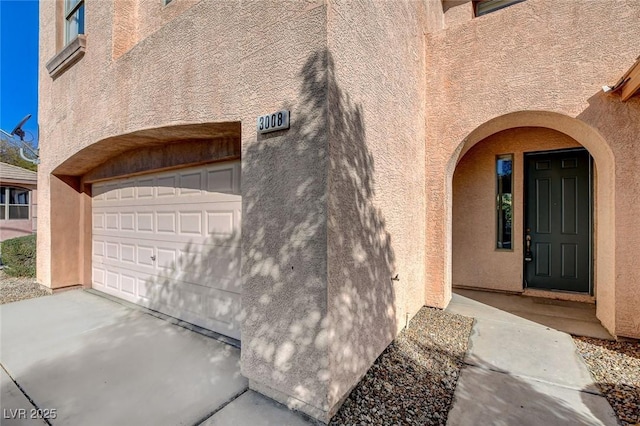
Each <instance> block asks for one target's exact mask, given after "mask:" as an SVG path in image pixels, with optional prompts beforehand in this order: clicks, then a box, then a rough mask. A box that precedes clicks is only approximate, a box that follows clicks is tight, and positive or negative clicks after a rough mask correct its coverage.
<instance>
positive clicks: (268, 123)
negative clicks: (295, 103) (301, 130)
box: [257, 110, 289, 133]
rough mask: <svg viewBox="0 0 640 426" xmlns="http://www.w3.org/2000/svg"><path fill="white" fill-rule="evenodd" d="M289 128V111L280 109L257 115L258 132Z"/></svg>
mask: <svg viewBox="0 0 640 426" xmlns="http://www.w3.org/2000/svg"><path fill="white" fill-rule="evenodd" d="M288 128H289V111H287V110H282V111H278V112H274V113H272V114H265V115H261V116H260V117H258V124H257V129H258V133H269V132H275V131H276V130H282V129H288Z"/></svg>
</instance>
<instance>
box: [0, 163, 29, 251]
mask: <svg viewBox="0 0 640 426" xmlns="http://www.w3.org/2000/svg"><path fill="white" fill-rule="evenodd" d="M37 183H38V174H37V173H36V172H32V171H31V170H27V169H23V168H22V167H18V166H14V165H11V164H7V163H1V162H0V241H4V240H8V239H10V238H16V237H22V236H25V235H31V234H34V233H35V232H36V217H37V212H36V211H37V209H36V206H37V195H36V194H37V191H36V188H37Z"/></svg>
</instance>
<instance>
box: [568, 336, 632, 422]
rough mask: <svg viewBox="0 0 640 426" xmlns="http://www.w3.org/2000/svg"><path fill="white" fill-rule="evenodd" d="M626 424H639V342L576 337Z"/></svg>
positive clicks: (592, 369) (612, 403) (598, 381)
mask: <svg viewBox="0 0 640 426" xmlns="http://www.w3.org/2000/svg"><path fill="white" fill-rule="evenodd" d="M573 340H574V342H575V343H576V346H577V347H578V351H579V352H580V354H581V355H582V358H583V359H584V361H585V362H586V363H587V366H588V367H589V370H591V374H592V375H593V378H594V379H595V380H596V382H597V383H598V386H599V387H600V390H601V391H602V393H603V394H604V396H605V397H606V398H607V400H608V401H609V404H611V406H612V407H613V410H614V411H615V412H616V415H617V416H618V418H619V419H620V422H621V423H622V424H623V425H625V426H626V425H638V424H640V342H638V341H620V342H614V341H610V340H600V339H593V338H590V337H575V336H574V337H573Z"/></svg>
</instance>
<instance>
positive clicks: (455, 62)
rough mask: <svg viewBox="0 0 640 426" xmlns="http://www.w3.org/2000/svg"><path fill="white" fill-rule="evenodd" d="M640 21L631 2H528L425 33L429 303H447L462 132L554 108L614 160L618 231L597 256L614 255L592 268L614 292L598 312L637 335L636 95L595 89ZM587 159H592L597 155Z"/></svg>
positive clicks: (632, 43) (632, 46)
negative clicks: (583, 127)
mask: <svg viewBox="0 0 640 426" xmlns="http://www.w3.org/2000/svg"><path fill="white" fill-rule="evenodd" d="M639 19H640V8H639V7H637V4H636V3H634V2H633V1H630V2H615V1H607V2H597V3H590V5H589V7H588V8H585V7H583V5H582V4H581V3H580V2H550V1H546V0H528V1H526V2H523V3H519V4H517V5H514V6H511V7H508V8H505V9H502V10H500V11H498V12H495V13H491V14H489V15H486V16H482V17H480V18H476V19H473V20H471V21H469V22H467V23H465V24H460V25H457V26H455V27H451V28H449V29H446V30H444V31H441V32H438V33H435V34H430V35H428V46H429V48H428V50H427V63H428V64H429V65H428V66H427V68H426V70H427V76H428V77H427V78H428V84H427V93H429V95H430V96H429V101H428V102H427V193H428V194H432V195H431V196H430V197H431V199H432V201H433V203H428V204H427V223H429V224H433V225H432V226H431V225H430V228H429V229H431V230H432V231H433V232H428V236H427V240H428V242H427V255H426V259H427V261H426V262H427V271H428V279H429V283H428V285H427V301H428V303H429V304H432V305H435V306H442V305H444V304H446V301H447V300H448V295H447V290H446V289H447V288H448V286H449V283H450V282H451V277H450V275H449V274H450V272H449V271H450V270H451V260H450V257H449V256H450V253H451V251H450V250H449V246H448V244H449V243H448V241H449V238H450V237H449V235H450V229H451V210H450V207H449V206H451V205H452V204H451V203H452V200H451V198H450V194H451V188H450V185H451V184H450V182H451V180H450V179H451V178H452V176H453V171H454V169H455V164H456V162H457V159H458V154H457V153H458V152H459V150H460V149H462V148H463V147H464V146H465V138H466V137H467V136H468V135H469V134H471V133H472V131H473V130H474V129H476V128H478V127H479V126H481V125H482V124H483V123H486V122H489V121H490V120H491V119H493V118H495V117H500V116H503V115H505V114H509V113H512V112H516V111H537V110H541V111H552V112H557V113H560V114H563V115H565V116H569V117H575V118H577V119H578V120H580V121H582V122H584V123H586V124H587V125H588V126H590V127H591V128H593V129H594V130H595V132H597V133H598V134H599V135H601V136H602V137H603V139H604V140H605V141H606V145H607V146H604V147H602V148H603V149H604V150H610V152H611V153H612V155H613V156H615V188H614V189H611V188H609V191H608V194H604V195H605V196H606V197H611V200H615V211H616V213H615V219H611V220H610V223H609V224H610V225H611V226H615V231H613V229H610V230H609V234H610V233H611V232H615V235H616V242H615V245H616V248H615V254H607V253H603V255H604V256H610V258H609V260H610V261H609V262H608V263H607V262H604V263H602V264H600V265H599V266H598V268H597V269H598V270H599V271H600V273H604V274H605V275H607V276H608V277H609V278H608V279H607V281H609V282H613V281H615V289H616V290H615V292H616V296H613V294H612V289H613V285H612V286H611V287H610V288H609V289H602V291H603V293H602V294H601V295H598V299H599V305H598V310H599V314H598V315H599V317H600V318H601V320H602V321H603V322H604V323H605V325H607V326H608V328H609V329H610V330H611V329H615V330H616V333H619V334H621V335H628V336H640V323H639V322H638V320H637V319H633V318H634V315H633V314H632V313H631V312H632V310H633V308H632V307H633V306H634V305H637V304H638V303H640V291H639V290H638V288H637V286H635V287H634V284H633V283H634V282H637V281H638V277H637V274H639V273H640V272H639V271H638V269H637V268H633V267H631V264H632V262H633V260H632V258H633V257H634V256H633V255H631V253H632V251H630V248H631V247H630V244H632V242H633V243H635V242H637V239H638V236H637V235H636V234H637V233H638V232H639V231H637V230H638V229H640V228H639V227H638V226H637V225H636V221H637V217H635V215H633V214H632V213H630V212H632V211H637V208H638V206H637V205H636V204H635V203H637V202H638V197H637V195H636V194H637V193H638V189H640V188H639V187H638V186H639V185H640V182H639V180H638V179H637V177H636V173H635V172H633V171H632V169H633V168H634V167H637V163H636V160H637V156H636V155H635V154H634V153H633V151H632V149H630V141H632V140H634V138H635V136H633V135H634V133H635V135H637V134H638V133H639V132H640V104H639V101H638V100H637V98H636V99H632V100H630V101H629V102H626V103H621V102H620V101H619V99H618V98H616V95H606V94H604V93H602V90H601V87H602V86H603V85H605V84H613V83H614V82H615V81H616V80H617V79H618V78H619V77H620V76H621V75H622V74H623V73H624V71H625V70H626V69H628V67H629V66H631V65H632V64H633V62H634V60H635V58H636V57H637V55H638V50H637V46H638V45H639V43H640V29H639V28H638V26H637V22H638V20H639ZM604 23H607V24H606V25H605V24H604ZM505 28H509V31H505V30H504V29H505ZM533 35H535V39H534V40H531V37H532V36H533ZM432 87H437V88H438V89H437V90H434V89H431V88H432ZM443 117H449V118H450V119H442V118H443ZM577 140H578V142H581V143H582V141H580V140H579V139H577ZM592 155H594V157H596V165H597V162H598V160H597V155H596V153H594V152H592ZM612 178H613V175H612ZM614 190H615V192H613V191H614ZM614 194H615V196H614ZM614 223H615V225H614ZM618 237H620V238H622V239H623V240H624V241H620V242H619V241H618ZM600 242H601V243H602V242H603V239H600ZM604 243H605V244H606V241H604ZM606 251H607V252H610V251H611V250H606ZM614 258H615V259H614ZM605 269H608V271H605ZM614 270H615V271H614ZM614 277H615V278H614ZM429 288H434V289H436V290H435V291H434V292H431V294H438V291H439V290H438V289H442V290H441V291H442V296H440V297H436V298H430V296H429V294H430V292H429ZM622 294H624V296H622ZM600 296H602V297H600ZM614 299H615V300H614ZM623 313H624V314H623ZM623 317H624V319H622V318H623ZM636 318H637V316H636Z"/></svg>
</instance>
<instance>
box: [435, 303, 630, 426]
mask: <svg viewBox="0 0 640 426" xmlns="http://www.w3.org/2000/svg"><path fill="white" fill-rule="evenodd" d="M447 311H449V312H453V313H457V314H460V315H465V316H468V317H473V318H475V323H474V326H473V330H472V335H471V338H470V345H469V349H468V351H467V354H466V357H465V364H466V366H465V367H464V368H463V370H462V373H461V375H460V378H459V380H458V385H457V387H456V391H455V399H454V403H453V408H452V409H451V411H450V413H449V418H448V421H447V425H451V426H462V425H545V426H550V425H566V424H580V425H617V424H618V421H617V418H616V416H615V414H614V412H613V410H612V408H611V406H610V405H609V403H608V402H607V400H606V399H605V398H604V397H603V396H601V394H600V392H599V390H598V387H597V386H596V384H595V383H594V381H593V378H592V377H591V374H590V373H589V371H588V369H587V367H586V365H585V364H584V362H583V361H582V359H581V358H580V356H579V355H578V353H577V349H576V347H575V345H574V343H573V340H572V339H571V336H569V335H568V334H566V333H563V332H560V331H556V330H554V329H552V328H550V327H547V326H545V325H541V324H538V323H536V322H533V321H530V320H528V319H525V318H522V317H521V316H517V315H514V314H511V313H508V312H505V311H503V310H500V309H497V308H495V307H492V306H489V305H487V304H484V303H481V302H478V301H476V300H473V299H470V298H467V297H464V296H461V295H459V294H454V295H453V300H452V301H451V303H450V304H449V307H448V308H447Z"/></svg>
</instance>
